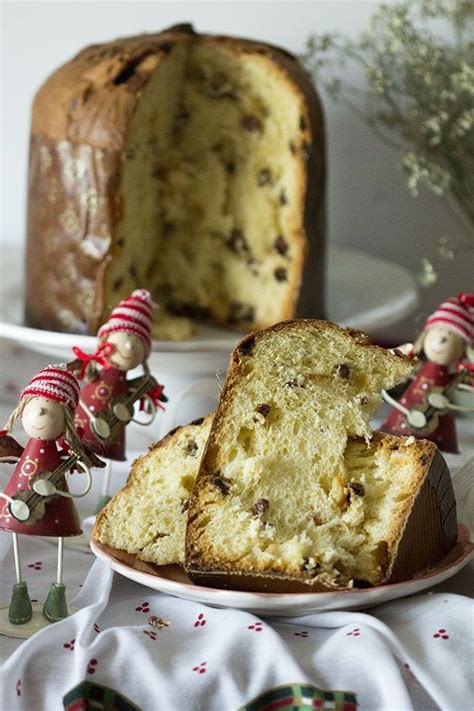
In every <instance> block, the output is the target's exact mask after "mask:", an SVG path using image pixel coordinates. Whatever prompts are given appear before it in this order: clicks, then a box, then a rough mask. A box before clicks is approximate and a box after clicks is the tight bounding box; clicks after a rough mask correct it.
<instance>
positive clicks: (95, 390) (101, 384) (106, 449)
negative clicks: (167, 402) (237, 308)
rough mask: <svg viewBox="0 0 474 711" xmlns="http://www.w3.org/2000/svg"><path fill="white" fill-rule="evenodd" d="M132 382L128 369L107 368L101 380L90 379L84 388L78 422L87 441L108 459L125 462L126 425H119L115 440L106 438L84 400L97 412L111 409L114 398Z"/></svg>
mask: <svg viewBox="0 0 474 711" xmlns="http://www.w3.org/2000/svg"><path fill="white" fill-rule="evenodd" d="M127 393H128V384H127V378H126V374H125V371H123V370H119V369H118V368H113V367H112V368H107V369H105V368H104V369H103V370H102V371H101V372H100V374H99V377H98V378H97V380H94V381H93V382H92V383H87V385H85V386H84V387H83V389H82V390H81V395H80V401H79V405H78V406H77V409H76V414H75V418H74V424H75V426H76V428H78V430H79V428H80V437H81V440H82V441H83V443H84V444H85V445H86V446H87V447H89V448H90V449H91V450H92V451H93V452H95V453H96V454H98V455H99V456H101V457H105V458H106V459H114V460H115V461H119V462H123V461H124V460H125V459H126V457H125V425H123V426H122V427H120V428H119V429H118V433H117V435H116V437H115V439H114V441H113V442H104V441H103V440H102V439H100V437H98V436H97V435H96V434H95V432H94V430H93V429H92V422H91V419H90V417H89V416H88V414H87V412H86V411H85V409H84V407H83V406H82V404H81V403H84V404H85V405H86V406H87V408H88V409H89V410H90V412H91V413H92V414H93V415H97V413H99V412H103V411H104V410H108V409H109V408H110V405H111V402H112V401H113V399H114V398H116V397H117V396H118V395H127Z"/></svg>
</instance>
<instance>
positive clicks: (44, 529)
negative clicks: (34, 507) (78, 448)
mask: <svg viewBox="0 0 474 711" xmlns="http://www.w3.org/2000/svg"><path fill="white" fill-rule="evenodd" d="M61 461H62V460H61V457H60V453H59V450H58V447H57V444H56V441H55V440H49V441H48V440H44V439H36V438H32V439H30V441H29V442H28V444H27V445H26V447H25V449H24V452H23V454H22V455H21V457H20V459H19V461H18V463H17V465H16V467H15V470H14V472H13V474H12V476H11V478H10V480H9V481H8V483H7V485H6V487H5V489H4V492H5V494H8V496H14V495H15V494H17V493H18V492H19V491H28V490H30V489H31V487H30V478H31V477H32V476H34V475H35V474H40V473H41V472H45V471H53V469H56V467H58V466H59V465H60V464H61ZM56 488H58V489H61V490H62V491H68V487H67V483H66V477H61V479H60V480H59V482H58V483H56ZM0 529H1V530H4V531H13V532H14V533H22V534H23V535H25V536H56V537H60V536H78V535H79V534H80V533H82V531H81V526H80V524H79V517H78V515H77V511H76V507H75V506H74V503H73V501H72V499H69V498H65V497H63V496H56V497H54V499H51V500H49V501H47V502H46V512H45V515H44V516H43V518H42V519H40V520H39V521H37V522H36V523H33V524H31V525H28V524H27V523H21V522H20V521H17V519H16V518H14V517H13V516H12V515H11V513H10V510H9V507H8V502H7V501H5V499H3V498H0Z"/></svg>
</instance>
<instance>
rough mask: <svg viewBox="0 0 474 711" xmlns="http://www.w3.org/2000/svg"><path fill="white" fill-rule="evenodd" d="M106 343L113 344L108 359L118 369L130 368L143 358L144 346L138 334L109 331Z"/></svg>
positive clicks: (141, 361) (138, 363) (134, 366)
mask: <svg viewBox="0 0 474 711" xmlns="http://www.w3.org/2000/svg"><path fill="white" fill-rule="evenodd" d="M107 343H112V344H113V345H114V346H115V348H114V350H113V352H112V353H111V354H110V355H109V357H108V360H109V361H110V362H111V363H112V365H114V366H115V367H116V368H118V369H119V370H132V368H136V367H137V365H140V363H143V361H144V360H145V347H144V345H143V343H142V342H141V340H140V339H139V338H138V336H134V335H133V334H132V333H125V332H124V331H117V332H116V333H111V334H110V335H109V336H108V337H107Z"/></svg>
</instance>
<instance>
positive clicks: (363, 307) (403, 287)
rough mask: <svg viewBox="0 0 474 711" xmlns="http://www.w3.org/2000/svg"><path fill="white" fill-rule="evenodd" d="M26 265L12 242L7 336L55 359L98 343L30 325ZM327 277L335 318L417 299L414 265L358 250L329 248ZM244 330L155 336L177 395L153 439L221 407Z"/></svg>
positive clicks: (367, 321)
mask: <svg viewBox="0 0 474 711" xmlns="http://www.w3.org/2000/svg"><path fill="white" fill-rule="evenodd" d="M22 273H23V255H22V254H21V253H20V252H19V251H15V250H11V252H10V254H9V255H8V257H7V258H6V259H3V260H2V264H1V267H0V336H3V337H4V338H7V339H10V340H12V341H14V342H17V343H19V344H20V345H22V346H23V347H27V348H30V349H31V350H32V351H35V352H37V353H41V354H44V355H45V356H47V357H48V358H49V359H55V360H56V361H69V360H71V358H72V353H71V348H72V346H79V347H80V348H82V349H83V350H84V351H93V350H94V349H95V347H96V338H95V337H93V336H80V335H75V334H70V333H58V332H55V331H43V330H40V329H36V328H29V327H27V326H25V325H24V323H23V286H22V284H23V279H22V277H21V275H22ZM327 284H328V293H327V314H328V318H329V320H331V321H334V322H335V323H338V324H340V325H342V326H350V327H352V328H358V329H361V330H363V331H367V332H368V333H369V334H370V333H372V334H373V333H375V332H376V331H377V329H379V328H381V327H384V328H385V327H387V326H390V325H391V324H394V323H396V322H397V321H399V320H400V319H402V318H404V317H406V316H407V315H409V314H410V313H411V312H413V311H414V309H415V308H416V305H417V303H418V292H417V288H416V284H415V281H414V279H413V277H412V276H411V275H410V274H409V272H408V271H407V270H405V269H404V268H403V267H401V266H399V265H397V264H394V263H392V262H388V261H386V260H384V259H381V258H379V257H374V256H372V255H369V254H365V253H363V252H357V251H354V250H349V249H342V248H330V249H329V253H328V273H327ZM240 337H241V336H239V334H237V333H235V332H233V331H229V330H226V329H223V328H211V327H209V326H199V327H198V329H197V333H196V334H195V335H194V337H193V338H192V339H190V340H189V341H181V342H175V341H154V342H153V346H152V353H151V356H150V361H149V362H150V366H151V370H152V372H153V374H154V375H155V376H156V377H157V378H158V380H159V381H160V382H163V383H164V384H165V385H166V391H167V394H168V397H169V400H170V403H169V406H168V407H167V410H166V413H165V414H164V415H163V414H162V413H161V414H160V417H159V418H157V422H159V425H160V427H159V431H157V429H156V428H155V427H153V428H152V430H153V435H152V437H153V439H156V438H157V437H158V435H160V436H161V435H162V434H164V433H165V432H167V431H168V430H169V429H171V428H172V427H174V426H175V425H176V424H182V423H184V422H186V421H189V420H191V419H194V418H196V417H198V416H201V415H203V414H205V413H207V412H209V411H210V410H211V409H213V408H214V407H215V405H216V403H217V400H218V396H219V382H218V379H219V378H220V380H221V382H223V380H224V378H225V372H226V370H227V365H228V361H229V355H230V353H231V352H232V350H233V348H234V347H235V345H236V344H237V342H238V340H239V339H240ZM216 374H217V377H216ZM219 374H220V375H219Z"/></svg>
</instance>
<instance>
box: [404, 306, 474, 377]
mask: <svg viewBox="0 0 474 711" xmlns="http://www.w3.org/2000/svg"><path fill="white" fill-rule="evenodd" d="M471 296H473V295H472V294H458V296H457V297H454V298H452V299H448V300H447V301H444V302H443V303H442V304H441V305H440V306H439V307H438V308H437V309H436V311H435V312H434V313H432V314H431V316H429V317H428V319H427V320H426V323H425V328H424V330H423V333H422V334H421V335H420V337H419V338H418V339H417V341H416V342H415V345H414V351H415V353H417V354H419V353H424V355H425V357H426V358H427V359H428V360H429V361H431V362H432V363H436V364H437V365H445V366H449V365H451V363H455V362H456V361H458V360H462V359H463V358H464V356H465V354H466V351H467V349H468V347H472V346H473V344H474V317H473V312H472V310H471V309H470V307H469V306H468V303H469V299H470V297H471Z"/></svg>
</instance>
